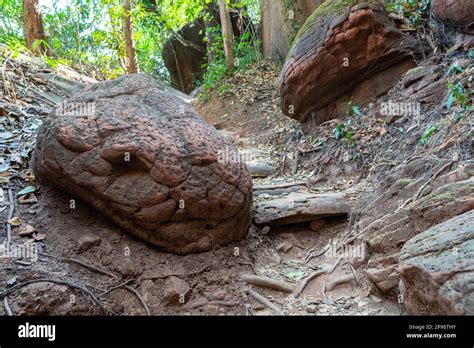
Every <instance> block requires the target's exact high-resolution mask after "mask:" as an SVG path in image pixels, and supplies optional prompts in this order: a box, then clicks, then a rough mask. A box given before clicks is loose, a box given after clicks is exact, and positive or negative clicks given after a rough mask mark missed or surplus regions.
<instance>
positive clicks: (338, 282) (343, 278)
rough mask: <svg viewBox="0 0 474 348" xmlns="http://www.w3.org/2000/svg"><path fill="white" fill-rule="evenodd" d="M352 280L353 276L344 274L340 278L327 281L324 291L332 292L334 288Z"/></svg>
mask: <svg viewBox="0 0 474 348" xmlns="http://www.w3.org/2000/svg"><path fill="white" fill-rule="evenodd" d="M352 280H354V275H353V274H352V273H351V274H345V275H342V276H340V277H336V278H334V279H331V280H329V281H328V282H327V283H325V284H326V289H327V290H328V291H331V290H333V289H334V288H335V287H336V286H338V285H341V284H345V283H348V282H350V281H352Z"/></svg>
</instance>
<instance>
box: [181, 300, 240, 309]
mask: <svg viewBox="0 0 474 348" xmlns="http://www.w3.org/2000/svg"><path fill="white" fill-rule="evenodd" d="M239 304H240V303H239V302H238V301H207V300H202V301H196V302H194V303H192V304H190V305H189V306H188V308H187V309H188V310H191V309H196V308H199V307H204V306H207V305H216V306H223V307H233V306H238V305H239Z"/></svg>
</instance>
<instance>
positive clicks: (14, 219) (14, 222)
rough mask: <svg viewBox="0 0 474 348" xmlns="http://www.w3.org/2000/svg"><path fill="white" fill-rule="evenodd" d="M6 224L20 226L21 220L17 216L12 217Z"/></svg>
mask: <svg viewBox="0 0 474 348" xmlns="http://www.w3.org/2000/svg"><path fill="white" fill-rule="evenodd" d="M7 222H8V223H9V224H10V225H12V226H20V225H21V220H20V218H19V217H18V216H15V217H12V218H11V219H10V220H8V221H7Z"/></svg>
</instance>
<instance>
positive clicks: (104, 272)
mask: <svg viewBox="0 0 474 348" xmlns="http://www.w3.org/2000/svg"><path fill="white" fill-rule="evenodd" d="M40 255H42V256H46V257H51V258H53V259H57V260H60V261H66V262H71V263H76V264H78V265H80V266H82V267H85V268H87V269H90V270H92V271H95V272H97V273H101V274H104V275H107V276H109V277H112V278H115V279H120V277H119V276H118V275H116V274H114V273H112V272H109V271H107V270H104V269H101V268H99V267H97V266H94V265H90V264H88V263H85V262H83V261H80V260H77V259H70V258H64V257H57V256H54V255H49V254H45V253H40Z"/></svg>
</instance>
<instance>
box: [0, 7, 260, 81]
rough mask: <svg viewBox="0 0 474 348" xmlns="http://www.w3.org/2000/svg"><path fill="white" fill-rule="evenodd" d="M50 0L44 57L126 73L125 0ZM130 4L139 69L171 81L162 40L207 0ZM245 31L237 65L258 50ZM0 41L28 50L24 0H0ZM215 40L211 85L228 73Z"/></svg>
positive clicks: (92, 70) (99, 71)
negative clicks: (47, 51)
mask: <svg viewBox="0 0 474 348" xmlns="http://www.w3.org/2000/svg"><path fill="white" fill-rule="evenodd" d="M206 1H211V0H206ZM213 1H216V0H213ZM49 3H50V5H49V6H42V7H41V11H42V14H43V24H44V28H45V33H46V37H47V43H45V42H41V43H42V44H46V45H47V47H49V48H50V50H51V51H52V52H53V56H54V58H52V57H43V58H44V60H45V61H46V62H47V63H49V64H50V65H51V66H53V67H56V66H57V65H58V64H67V65H70V66H71V67H73V68H74V69H76V70H78V71H79V72H81V73H83V74H86V75H90V76H93V77H95V78H98V79H106V78H114V77H116V76H119V75H122V74H124V73H125V67H126V54H125V42H124V35H123V16H124V11H123V6H122V1H121V0H68V1H55V0H53V1H50V2H49ZM51 4H52V5H51ZM132 4H133V6H132V13H131V17H132V25H133V33H134V41H135V48H136V51H137V59H138V63H139V66H140V70H141V71H143V72H146V73H148V74H151V75H153V76H155V77H157V78H159V79H161V80H163V81H165V82H169V73H168V71H167V69H166V67H165V65H164V62H163V60H162V57H161V52H162V49H163V46H164V44H165V42H166V40H167V39H168V38H169V37H171V36H172V35H173V34H174V33H175V32H176V31H178V30H179V29H180V28H182V27H183V26H184V25H185V24H187V23H189V22H192V21H194V20H195V19H196V18H198V17H199V16H202V15H203V0H156V1H152V0H132ZM229 5H230V7H231V8H234V9H236V10H239V11H245V14H246V15H248V16H250V17H251V18H254V19H256V18H259V16H260V3H259V1H258V0H240V1H238V2H236V3H232V4H229ZM218 31H219V32H220V29H219V30H218ZM246 35H247V36H246V37H245V38H243V39H242V40H236V43H235V47H234V49H235V50H236V54H235V56H236V59H237V64H238V65H239V67H238V69H241V68H245V67H246V66H247V65H248V64H249V63H250V62H253V61H255V60H256V59H258V58H257V56H258V55H259V54H260V53H259V47H258V45H259V43H258V42H257V41H256V39H255V36H256V35H255V33H250V32H249V33H246ZM221 39H222V38H218V40H221ZM0 43H2V44H4V45H6V46H8V48H9V49H10V50H11V51H13V52H14V53H15V54H18V53H20V52H27V51H28V50H27V49H26V47H25V42H24V33H23V18H22V0H0ZM37 44H39V43H37ZM216 44H217V45H218V46H219V45H220V47H216V48H215V49H216V59H215V60H214V61H213V62H212V63H211V64H210V66H209V72H208V74H207V75H206V78H205V79H204V81H203V83H204V84H205V85H206V86H207V87H209V88H210V87H211V86H215V85H216V84H217V82H218V81H220V80H221V79H222V77H224V76H225V75H226V73H227V71H226V70H225V68H223V66H222V65H223V50H222V44H221V43H220V42H217V43H216Z"/></svg>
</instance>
